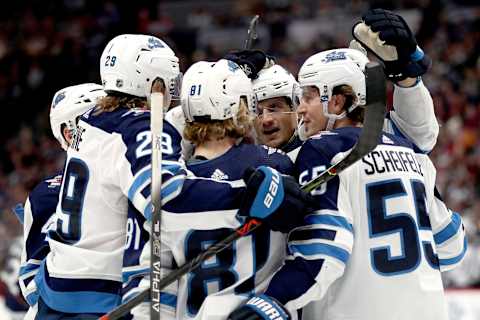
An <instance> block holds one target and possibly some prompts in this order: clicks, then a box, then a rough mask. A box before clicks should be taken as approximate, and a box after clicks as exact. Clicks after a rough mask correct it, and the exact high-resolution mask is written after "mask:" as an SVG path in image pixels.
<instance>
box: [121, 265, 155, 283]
mask: <svg viewBox="0 0 480 320" xmlns="http://www.w3.org/2000/svg"><path fill="white" fill-rule="evenodd" d="M126 269H127V268H125V269H124V271H123V272H122V282H123V285H125V284H128V282H130V281H131V280H132V279H133V278H135V277H138V276H143V275H147V274H149V273H150V268H138V267H136V268H128V269H129V270H126Z"/></svg>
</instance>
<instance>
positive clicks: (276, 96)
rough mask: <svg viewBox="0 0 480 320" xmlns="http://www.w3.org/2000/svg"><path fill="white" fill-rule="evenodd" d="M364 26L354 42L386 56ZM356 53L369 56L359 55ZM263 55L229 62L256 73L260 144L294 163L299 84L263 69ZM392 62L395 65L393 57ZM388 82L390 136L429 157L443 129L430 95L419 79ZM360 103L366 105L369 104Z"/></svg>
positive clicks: (242, 55)
mask: <svg viewBox="0 0 480 320" xmlns="http://www.w3.org/2000/svg"><path fill="white" fill-rule="evenodd" d="M368 22H369V21H368ZM369 23H370V22H369ZM365 26H366V24H365V23H362V24H359V25H357V26H356V28H355V30H360V31H358V32H356V35H355V38H356V39H358V40H359V41H361V42H362V43H363V44H364V45H366V44H368V45H369V46H370V47H371V48H370V49H371V50H372V51H373V52H374V53H375V52H377V51H378V54H377V53H375V54H377V55H385V54H386V50H385V49H384V48H382V47H374V46H372V44H374V43H377V41H379V40H378V35H377V34H375V33H372V32H370V33H368V32H367V31H366V30H368V28H365ZM405 28H406V30H405V32H408V33H409V34H410V36H411V37H413V35H412V34H411V31H410V30H409V29H408V26H406V25H405ZM391 37H392V38H393V37H396V38H395V39H391V41H392V42H394V43H396V44H397V45H398V46H400V47H402V45H404V44H405V45H406V44H407V43H408V41H409V39H406V38H405V37H401V35H400V34H398V35H397V34H396V33H392V35H391ZM413 40H414V38H413ZM365 43H366V44H365ZM378 43H381V42H378ZM350 47H351V48H352V49H355V51H353V50H351V51H350V50H347V52H348V54H349V55H350V57H351V58H352V59H354V60H355V61H356V62H357V64H359V65H361V66H362V68H363V67H364V66H365V64H366V63H367V62H368V59H367V57H366V51H365V49H364V48H363V47H362V45H360V44H359V42H357V41H355V40H353V41H352V42H351V44H350ZM357 50H358V51H359V52H364V54H363V55H362V54H360V53H359V52H357ZM262 54H263V53H262V52H261V51H259V50H250V51H246V50H244V51H239V52H232V53H229V54H228V55H227V56H226V58H228V59H230V60H232V61H235V62H237V63H239V64H241V65H242V66H243V69H248V70H253V71H255V72H252V74H251V75H250V78H251V79H252V83H253V89H254V91H255V93H256V94H257V100H258V107H257V115H258V116H257V118H256V120H255V129H256V133H257V138H258V142H259V143H260V144H265V145H267V146H269V147H273V148H280V149H281V150H282V151H284V152H286V153H287V154H288V155H289V156H290V157H291V158H292V160H295V157H296V154H297V152H298V147H300V145H301V140H305V138H306V137H305V132H304V126H303V121H302V119H297V115H296V113H295V111H296V107H297V106H298V96H299V93H298V90H297V88H298V83H297V81H296V80H295V78H293V77H292V76H290V73H289V72H288V71H287V70H285V69H284V68H283V67H281V66H279V65H273V67H268V64H267V65H266V66H267V67H264V65H263V64H262V62H263V61H265V60H267V61H268V60H269V58H268V57H267V56H265V54H263V56H262ZM387 58H388V59H389V60H394V57H387ZM392 63H394V62H393V61H392ZM270 65H271V63H270ZM389 79H390V80H391V81H392V82H393V84H394V95H393V106H394V108H393V110H392V111H390V112H389V113H388V115H387V119H386V120H385V125H384V126H385V130H386V131H387V132H389V133H393V134H395V135H401V136H405V137H406V138H407V139H409V140H410V141H412V142H414V143H415V144H416V145H417V146H418V147H419V148H420V149H421V150H423V151H424V152H426V153H428V152H430V151H431V150H432V149H433V146H434V145H435V143H436V140H437V136H438V130H439V126H438V123H437V120H436V118H435V114H434V108H433V101H432V98H431V97H430V94H429V92H428V89H427V88H426V87H425V85H424V84H423V82H422V81H421V78H420V77H408V76H407V77H403V78H400V77H389ZM359 103H361V104H363V103H364V101H359ZM264 110H265V112H264ZM298 120H300V121H298ZM297 125H298V128H297Z"/></svg>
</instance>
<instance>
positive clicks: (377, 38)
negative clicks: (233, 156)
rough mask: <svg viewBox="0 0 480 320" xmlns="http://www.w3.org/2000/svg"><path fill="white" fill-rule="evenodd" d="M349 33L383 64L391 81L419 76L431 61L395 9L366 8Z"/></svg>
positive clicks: (428, 66)
mask: <svg viewBox="0 0 480 320" xmlns="http://www.w3.org/2000/svg"><path fill="white" fill-rule="evenodd" d="M352 34H353V37H354V38H355V40H357V41H358V42H360V43H361V44H362V45H363V46H364V47H366V48H367V49H369V50H370V51H371V52H372V53H373V54H375V55H376V56H377V57H378V58H379V59H380V60H381V61H382V62H383V63H384V65H385V74H386V76H387V78H388V79H390V80H392V81H394V82H397V81H401V80H404V79H405V78H416V77H418V76H421V75H423V74H424V73H425V72H427V70H428V69H429V68H430V66H431V64H432V60H431V59H430V57H429V56H427V55H426V54H425V53H424V52H423V51H422V49H420V47H419V46H418V45H417V41H416V40H415V36H414V35H413V33H412V31H411V30H410V28H409V27H408V25H407V23H406V22H405V20H404V19H403V18H402V17H401V16H400V15H398V14H396V13H394V12H391V11H388V10H384V9H372V10H369V11H367V13H365V14H364V15H363V16H362V21H360V22H358V23H356V24H355V25H354V26H353V30H352Z"/></svg>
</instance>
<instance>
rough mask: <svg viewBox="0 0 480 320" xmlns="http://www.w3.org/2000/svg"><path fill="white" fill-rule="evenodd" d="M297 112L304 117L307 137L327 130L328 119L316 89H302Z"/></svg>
mask: <svg viewBox="0 0 480 320" xmlns="http://www.w3.org/2000/svg"><path fill="white" fill-rule="evenodd" d="M297 112H298V114H299V116H300V117H303V121H304V125H305V134H306V136H307V137H310V136H312V135H314V134H316V133H318V132H320V131H322V130H325V128H326V126H327V121H328V119H327V118H326V117H325V116H324V115H323V106H322V102H321V100H320V95H319V93H318V89H317V88H316V87H304V88H302V99H301V100H300V105H299V106H298V109H297Z"/></svg>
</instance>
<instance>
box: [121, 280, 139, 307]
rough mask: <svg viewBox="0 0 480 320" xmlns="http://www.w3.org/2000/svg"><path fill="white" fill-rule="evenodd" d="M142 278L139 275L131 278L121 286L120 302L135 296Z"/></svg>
mask: <svg viewBox="0 0 480 320" xmlns="http://www.w3.org/2000/svg"><path fill="white" fill-rule="evenodd" d="M141 280H142V278H141V277H138V278H133V279H132V281H130V282H129V283H128V284H127V285H126V286H125V284H124V287H123V288H122V303H125V302H127V301H128V300H130V299H132V298H133V297H135V296H136V295H137V294H138V292H139V291H141V289H140V288H139V287H138V285H139V284H140V281H141Z"/></svg>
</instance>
